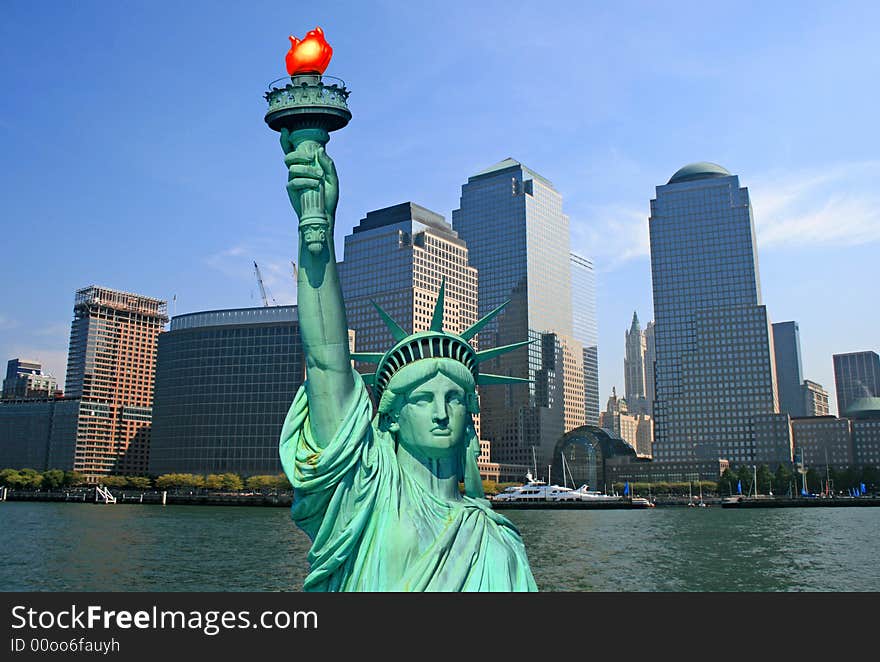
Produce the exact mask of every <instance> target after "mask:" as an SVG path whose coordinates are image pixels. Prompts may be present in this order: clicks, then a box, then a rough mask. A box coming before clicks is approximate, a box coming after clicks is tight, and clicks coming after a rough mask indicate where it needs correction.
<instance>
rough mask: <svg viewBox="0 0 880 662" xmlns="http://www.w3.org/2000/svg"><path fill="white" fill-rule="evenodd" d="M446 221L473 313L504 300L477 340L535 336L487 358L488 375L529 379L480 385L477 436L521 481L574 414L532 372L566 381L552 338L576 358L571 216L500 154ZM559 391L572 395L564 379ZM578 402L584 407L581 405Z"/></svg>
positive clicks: (541, 181) (544, 186)
mask: <svg viewBox="0 0 880 662" xmlns="http://www.w3.org/2000/svg"><path fill="white" fill-rule="evenodd" d="M452 225H453V227H454V228H455V230H456V231H457V232H458V235H459V236H460V237H461V238H462V239H464V241H466V242H467V247H468V250H469V253H470V264H471V265H473V266H474V267H476V268H477V270H478V273H479V294H480V296H479V315H480V317H482V316H484V315H486V314H487V313H489V312H490V311H492V310H493V309H495V308H496V307H498V306H499V305H501V304H502V303H504V302H505V301H506V300H510V303H509V305H508V306H507V307H506V308H505V309H504V311H503V312H502V313H501V314H500V315H498V317H496V318H495V319H493V320H492V321H491V322H490V323H489V324H487V325H486V326H485V327H484V328H483V329H482V331H481V332H480V337H479V347H480V348H481V349H485V348H488V347H493V346H500V345H507V344H511V343H514V342H518V341H522V340H533V341H535V342H533V344H531V345H529V346H528V347H524V348H522V349H520V350H517V351H515V352H511V353H509V354H507V355H504V356H502V357H499V358H497V359H495V360H493V361H492V362H490V363H492V365H485V369H486V371H487V372H491V373H494V374H502V375H511V376H514V377H522V378H527V379H530V380H532V383H531V384H517V385H496V386H487V387H485V388H482V390H481V392H480V398H481V435H482V436H483V437H485V438H487V439H488V440H489V441H490V442H491V447H492V459H493V460H494V461H497V462H499V463H501V464H502V465H503V466H504V465H507V466H508V467H509V471H508V475H510V477H511V479H513V480H521V479H522V477H523V474H524V473H525V470H526V469H529V468H532V467H533V463H535V462H538V463H540V464H541V465H542V466H544V465H548V464H550V463H551V462H552V459H553V458H552V456H553V454H554V448H555V444H556V442H557V441H558V439H559V436H560V434H561V432H564V431H565V425H566V423H565V421H566V419H567V418H568V420H572V418H573V417H571V416H569V417H567V416H566V412H565V406H566V400H565V399H564V398H549V397H547V396H549V395H550V394H552V393H553V392H554V390H553V389H544V388H543V386H542V379H541V378H540V377H541V375H539V373H544V374H547V375H550V374H551V373H552V376H553V378H554V379H557V380H558V379H560V378H561V379H563V380H565V379H566V373H565V369H564V365H562V362H561V361H560V357H561V356H564V354H563V355H561V354H560V353H559V352H558V351H557V350H556V347H557V346H558V345H559V344H561V345H564V346H566V347H568V348H569V350H570V351H572V352H573V353H577V354H580V355H583V347H582V346H581V343H579V342H578V341H577V340H576V339H575V338H574V329H573V315H572V307H573V297H572V267H571V264H572V263H571V247H570V236H569V222H568V217H567V216H566V215H565V214H564V213H563V212H562V196H561V195H560V193H559V192H558V191H557V190H556V189H555V188H554V186H553V184H552V183H551V182H550V181H548V180H547V179H546V178H544V177H542V176H541V175H539V174H537V173H536V172H534V171H533V170H531V169H529V168H527V167H525V166H524V165H523V164H521V163H519V162H517V161H514V160H513V159H505V160H504V161H501V162H500V163H497V164H495V165H494V166H491V167H490V168H487V169H486V170H483V171H482V172H479V173H477V174H476V175H473V176H471V177H469V178H468V181H467V183H466V184H464V185H463V186H462V189H461V200H460V205H459V209H457V210H454V211H453V212H452ZM487 363H489V362H487ZM571 377H573V375H572V376H571ZM585 381H586V380H585ZM562 391H563V392H569V393H571V392H572V390H571V389H566V388H565V386H564V385H563V387H562ZM569 402H572V401H571V400H569ZM574 404H575V403H573V402H572V405H573V406H574ZM577 406H578V408H579V409H580V410H582V411H584V412H586V409H585V406H584V403H583V402H580V403H579V404H578V405H577Z"/></svg>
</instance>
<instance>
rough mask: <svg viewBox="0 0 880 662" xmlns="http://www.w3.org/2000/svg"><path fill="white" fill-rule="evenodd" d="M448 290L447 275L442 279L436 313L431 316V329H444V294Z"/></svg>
mask: <svg viewBox="0 0 880 662" xmlns="http://www.w3.org/2000/svg"><path fill="white" fill-rule="evenodd" d="M445 292H446V276H443V277H442V278H441V279H440V293H439V294H438V295H437V303H436V304H434V315H433V317H431V331H443V295H444V293H445Z"/></svg>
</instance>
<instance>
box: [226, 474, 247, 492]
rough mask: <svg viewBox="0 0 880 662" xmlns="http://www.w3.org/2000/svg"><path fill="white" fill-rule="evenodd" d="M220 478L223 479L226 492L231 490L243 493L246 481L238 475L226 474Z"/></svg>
mask: <svg viewBox="0 0 880 662" xmlns="http://www.w3.org/2000/svg"><path fill="white" fill-rule="evenodd" d="M220 477H221V479H222V483H221V486H222V488H223V489H224V490H229V491H230V492H241V490H242V488H244V481H243V480H242V479H241V476H239V475H238V474H234V473H225V474H221V475H220Z"/></svg>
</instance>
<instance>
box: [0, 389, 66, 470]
mask: <svg viewBox="0 0 880 662" xmlns="http://www.w3.org/2000/svg"><path fill="white" fill-rule="evenodd" d="M79 407H80V401H79V399H78V398H57V399H56V398H52V399H44V400H34V399H24V400H7V401H4V402H0V469H25V468H27V469H35V470H36V471H46V470H47V469H61V470H63V471H71V470H72V469H73V468H74V467H73V460H74V450H75V448H76V434H77V421H78V417H79Z"/></svg>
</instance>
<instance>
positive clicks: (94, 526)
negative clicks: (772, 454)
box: [0, 502, 880, 592]
mask: <svg viewBox="0 0 880 662" xmlns="http://www.w3.org/2000/svg"><path fill="white" fill-rule="evenodd" d="M504 514H505V515H506V516H507V517H509V518H510V519H511V520H512V521H513V522H514V523H515V524H516V525H517V526H518V527H519V528H520V532H521V533H522V536H523V540H524V542H525V545H526V550H527V552H528V556H529V562H530V564H531V566H532V572H533V573H534V575H535V580H536V581H537V583H538V587H539V589H540V590H541V591H622V592H638V591H654V592H667V591H774V592H782V591H843V592H854V591H880V564H878V563H877V556H876V554H877V550H878V549H880V508H870V507H869V508H769V509H746V510H739V509H724V508H720V507H713V508H684V507H665V508H663V507H658V508H653V509H650V510H607V511H596V510H579V511H560V510H545V511H517V510H505V511H504ZM0 531H2V532H3V534H4V535H3V539H4V544H3V562H2V564H0V590H2V591H299V590H301V588H302V582H303V579H304V578H305V575H306V573H307V572H308V566H307V561H306V553H307V551H308V547H309V540H308V538H307V537H306V536H305V534H303V533H302V532H301V531H300V530H299V529H297V528H296V526H295V525H294V524H293V522H292V521H291V520H290V516H289V510H288V509H287V508H272V507H222V506H152V505H149V506H148V505H136V504H131V505H126V504H115V505H104V504H74V503H27V502H6V503H0Z"/></svg>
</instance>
